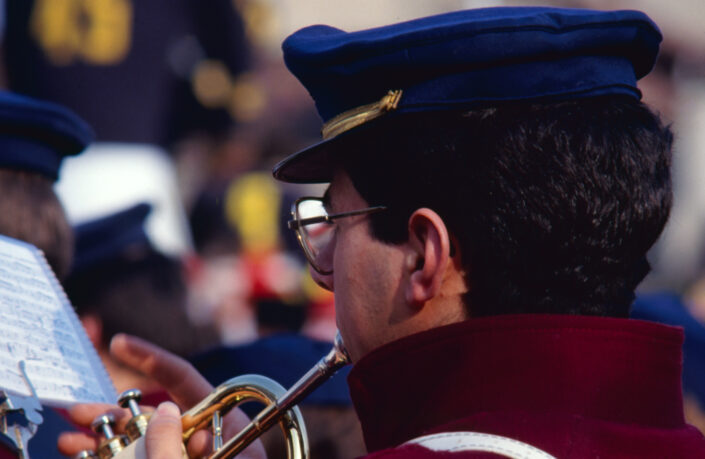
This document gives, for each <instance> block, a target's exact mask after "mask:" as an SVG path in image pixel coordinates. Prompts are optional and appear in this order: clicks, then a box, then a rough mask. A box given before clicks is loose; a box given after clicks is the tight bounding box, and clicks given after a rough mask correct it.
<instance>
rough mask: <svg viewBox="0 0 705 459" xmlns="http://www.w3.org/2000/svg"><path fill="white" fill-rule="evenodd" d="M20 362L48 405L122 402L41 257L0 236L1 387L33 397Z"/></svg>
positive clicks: (31, 250) (28, 246)
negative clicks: (119, 400) (23, 376)
mask: <svg viewBox="0 0 705 459" xmlns="http://www.w3.org/2000/svg"><path fill="white" fill-rule="evenodd" d="M21 360H24V361H25V367H26V372H27V376H28V377H29V379H30V380H31V382H32V385H33V386H34V388H35V390H36V391H37V395H38V397H39V400H40V401H41V402H42V403H43V404H44V403H46V404H48V405H55V406H65V405H70V404H73V403H75V402H105V403H115V400H116V399H117V396H116V393H115V388H114V387H113V384H112V382H111V381H110V378H109V377H108V373H107V371H106V370H105V367H104V366H103V364H102V362H101V360H100V358H99V357H98V354H97V353H96V351H95V349H94V348H93V346H92V344H91V342H90V340H89V339H88V336H87V335H86V333H85V331H84V330H83V327H82V326H81V323H80V321H79V320H78V317H77V316H76V313H75V311H74V310H73V307H72V306H71V304H70V303H69V301H68V298H67V297H66V294H65V293H64V291H63V289H62V287H61V285H60V284H59V282H58V281H57V280H56V277H55V276H54V273H53V272H52V271H51V268H50V267H49V265H48V263H47V262H46V259H45V258H44V255H43V254H42V252H41V251H40V250H39V249H37V248H36V247H34V246H32V245H30V244H27V243H24V242H21V241H17V240H15V239H11V238H8V237H5V236H1V235H0V388H2V389H6V390H8V391H11V392H15V393H17V394H20V395H29V394H30V392H29V389H28V388H27V384H26V383H25V382H24V379H23V378H22V375H21V373H20V370H19V366H18V365H19V362H20V361H21Z"/></svg>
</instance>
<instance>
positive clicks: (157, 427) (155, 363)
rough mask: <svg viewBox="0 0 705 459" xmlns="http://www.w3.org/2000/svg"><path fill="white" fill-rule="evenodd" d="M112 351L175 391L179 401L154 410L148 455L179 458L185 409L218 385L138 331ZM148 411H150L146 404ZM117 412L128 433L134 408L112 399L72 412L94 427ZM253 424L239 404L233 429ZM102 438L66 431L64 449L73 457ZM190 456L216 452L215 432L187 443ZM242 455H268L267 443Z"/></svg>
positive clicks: (229, 425)
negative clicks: (95, 422) (110, 402)
mask: <svg viewBox="0 0 705 459" xmlns="http://www.w3.org/2000/svg"><path fill="white" fill-rule="evenodd" d="M110 352H111V353H112V354H113V356H115V357H116V358H117V359H118V360H120V361H121V362H122V363H123V364H125V365H127V366H129V367H131V368H133V369H135V370H137V371H139V372H140V373H142V374H144V375H146V376H148V377H151V378H153V379H154V380H155V381H156V382H157V383H159V384H160V385H161V386H162V387H163V388H164V389H165V390H166V391H167V393H168V394H169V396H170V397H171V398H172V400H173V401H174V402H175V404H176V406H175V405H174V404H172V403H169V402H165V403H163V404H161V405H160V406H159V407H158V408H157V410H156V411H155V412H154V413H153V415H152V419H151V420H150V423H149V427H148V429H147V434H146V451H147V457H148V458H150V459H155V458H174V457H179V455H180V454H182V453H181V451H182V444H183V443H182V427H181V418H180V415H179V409H178V408H180V409H181V410H185V409H187V408H189V407H191V406H193V405H195V404H196V403H198V402H199V401H200V400H202V399H203V398H205V397H206V396H207V395H208V394H209V393H211V391H212V390H213V387H212V386H211V384H210V383H208V381H206V380H205V378H203V377H202V376H201V375H200V374H199V373H198V371H196V369H195V368H193V366H192V365H191V364H190V363H188V362H187V361H185V360H183V359H182V358H180V357H177V356H175V355H173V354H171V353H169V352H168V351H165V350H164V349H161V348H159V347H157V346H155V345H153V344H150V343H148V342H146V341H144V340H141V339H139V338H136V337H133V336H127V335H122V334H119V335H116V336H115V337H114V338H113V340H112V342H111V345H110ZM144 411H149V409H148V408H145V409H144ZM106 413H109V414H112V415H113V416H114V418H115V426H116V431H118V432H122V431H123V430H124V427H125V424H126V423H127V421H128V420H129V419H130V417H131V414H130V413H129V411H128V410H125V409H121V408H118V407H117V406H113V405H106V404H79V405H75V406H74V407H72V408H71V409H70V411H69V414H70V417H71V420H72V421H73V422H74V423H76V424H77V425H80V426H83V427H89V426H90V425H91V423H92V422H93V420H94V419H95V418H96V417H97V416H100V415H102V414H106ZM248 423H249V419H248V418H247V416H246V415H245V414H244V413H243V412H242V411H240V410H239V409H237V408H234V409H232V410H231V411H230V412H229V413H228V415H227V417H226V418H225V422H224V428H225V429H226V431H227V432H226V435H227V434H228V432H239V431H240V430H241V429H242V428H243V427H244V426H246V425H247V424H248ZM98 444H99V439H98V438H97V437H96V436H94V435H89V434H84V433H75V432H72V433H64V434H62V435H61V437H59V443H58V447H59V451H61V453H62V454H65V455H68V456H73V455H75V454H77V453H79V452H80V451H82V450H86V449H92V450H96V449H97V447H98ZM186 447H187V451H188V454H189V456H191V457H201V456H204V455H207V454H209V453H210V452H211V441H210V434H209V433H208V432H207V431H205V430H201V431H198V432H196V433H194V435H193V436H192V437H191V438H190V440H189V442H188V444H187V445H186ZM240 457H243V458H251V459H261V458H265V457H266V455H265V453H264V448H263V447H262V444H261V442H259V441H256V442H254V443H253V444H252V445H250V446H249V447H248V448H247V449H245V450H244V451H243V452H242V453H241V455H240Z"/></svg>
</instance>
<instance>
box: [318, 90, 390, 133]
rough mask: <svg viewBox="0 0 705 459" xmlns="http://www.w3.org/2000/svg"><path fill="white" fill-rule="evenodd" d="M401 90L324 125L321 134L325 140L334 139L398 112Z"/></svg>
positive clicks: (349, 111)
mask: <svg viewBox="0 0 705 459" xmlns="http://www.w3.org/2000/svg"><path fill="white" fill-rule="evenodd" d="M401 93H402V90H401V89H397V90H394V91H391V90H390V91H389V92H388V93H387V94H386V95H385V96H384V97H382V99H380V100H378V101H377V102H374V103H371V104H367V105H361V106H360V107H355V108H353V109H351V110H348V111H345V112H343V113H341V114H340V115H337V116H336V117H335V118H332V119H331V120H329V121H328V122H327V123H325V124H324V125H323V128H322V129H321V134H322V135H323V140H328V139H332V138H333V137H335V136H337V135H340V134H342V133H343V132H345V131H349V130H350V129H352V128H354V127H357V126H360V125H361V124H365V123H367V122H368V121H371V120H373V119H375V118H378V117H380V116H382V115H384V114H385V113H387V112H391V111H392V110H396V108H397V106H398V105H399V100H400V99H401Z"/></svg>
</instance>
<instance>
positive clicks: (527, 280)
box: [336, 96, 672, 317]
mask: <svg viewBox="0 0 705 459" xmlns="http://www.w3.org/2000/svg"><path fill="white" fill-rule="evenodd" d="M347 137H348V139H347V140H346V141H345V142H339V147H338V148H341V149H342V150H341V151H339V153H341V154H336V156H338V157H339V158H343V159H342V160H341V161H342V163H341V166H342V167H343V168H344V169H345V170H346V171H347V172H348V173H349V174H350V176H351V178H352V180H353V183H354V184H355V187H356V189H357V190H358V192H359V193H360V194H361V196H362V197H363V198H364V199H365V200H366V201H367V202H368V203H369V204H370V205H386V206H388V207H389V211H387V212H380V213H377V214H374V215H372V216H371V217H370V218H371V231H372V233H373V236H375V237H376V238H378V239H380V240H382V241H384V242H388V243H400V242H403V241H405V240H407V237H408V234H407V224H408V219H409V217H410V215H411V213H412V212H413V211H414V210H415V209H417V208H420V207H429V208H431V209H434V210H435V211H436V212H438V214H439V215H440V216H441V217H442V218H443V219H444V221H445V222H446V225H447V226H448V228H449V231H450V233H451V235H452V236H453V238H454V239H455V241H456V242H457V245H458V246H459V250H460V253H461V256H462V263H463V266H464V269H465V271H466V282H467V285H468V293H467V294H466V297H465V304H466V305H467V307H468V311H469V313H470V314H471V315H472V316H488V315H497V314H509V313H552V314H555V313H560V314H586V315H603V316H614V317H627V316H628V313H629V308H630V305H631V302H632V301H633V298H634V289H635V287H636V285H637V284H638V283H639V282H640V281H641V280H642V279H643V277H644V276H645V275H646V273H647V272H648V270H649V266H648V263H647V261H646V252H647V250H648V249H649V248H650V247H651V246H652V245H653V244H654V242H655V241H656V239H657V238H658V236H659V234H660V233H661V231H662V229H663V227H664V225H665V223H666V220H667V218H668V214H669V210H670V207H671V202H672V192H671V178H670V163H671V153H670V151H671V143H672V133H671V131H670V129H669V128H668V127H665V126H664V125H663V124H662V122H661V121H660V119H659V117H658V116H657V115H656V114H654V113H653V112H652V111H651V110H649V108H648V107H646V106H645V105H644V104H642V103H640V102H638V101H636V100H634V99H632V98H629V97H622V96H602V97H595V98H587V99H581V100H573V101H564V102H553V103H545V104H528V103H513V104H506V105H501V106H496V107H493V108H483V109H476V110H471V111H466V112H442V113H417V114H407V115H399V116H396V117H394V116H388V117H387V118H386V119H385V118H381V119H380V120H378V121H377V122H375V123H372V124H370V125H369V126H368V127H366V128H364V129H361V130H360V132H359V133H358V134H352V133H351V135H349V136H347Z"/></svg>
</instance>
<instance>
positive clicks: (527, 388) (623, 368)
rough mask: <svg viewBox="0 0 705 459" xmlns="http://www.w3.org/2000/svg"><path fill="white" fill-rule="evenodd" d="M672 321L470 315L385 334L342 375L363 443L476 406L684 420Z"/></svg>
mask: <svg viewBox="0 0 705 459" xmlns="http://www.w3.org/2000/svg"><path fill="white" fill-rule="evenodd" d="M682 343H683V333H682V331H681V330H680V329H679V328H675V327H668V326H663V325H659V324H655V323H651V322H645V321H640V320H633V319H613V318H602V317H586V316H563V315H513V316H498V317H489V318H478V319H471V320H468V321H465V322H461V323H457V324H452V325H449V326H445V327H440V328H435V329H432V330H428V331H425V332H422V333H419V334H415V335H411V336H408V337H405V338H403V339H401V340H398V341H395V342H392V343H389V344H386V345H384V346H382V347H380V348H378V349H376V350H374V351H372V352H371V353H370V354H368V355H366V356H365V357H364V358H362V359H361V360H360V361H359V362H358V363H357V364H356V365H355V367H354V368H353V369H352V371H351V372H350V375H349V377H348V383H349V385H350V390H351V395H352V399H353V403H354V404H355V409H356V410H357V413H358V416H359V418H360V421H361V423H362V428H363V433H364V435H365V442H366V443H367V447H368V450H369V451H376V450H379V449H382V448H388V447H393V446H396V445H398V444H400V443H403V442H404V441H407V440H410V439H411V438H414V437H416V436H418V435H422V434H423V433H424V432H428V431H429V430H431V429H432V428H434V427H437V426H439V425H442V424H446V423H448V422H451V421H453V420H456V419H459V418H462V417H466V416H469V415H472V414H473V413H479V412H491V411H507V410H525V411H541V412H553V413H566V414H577V415H581V416H585V417H591V418H596V419H602V420H606V421H613V422H620V423H637V424H641V425H646V426H653V427H666V428H668V427H677V426H682V425H683V424H684V419H683V407H682V394H681V345H682Z"/></svg>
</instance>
